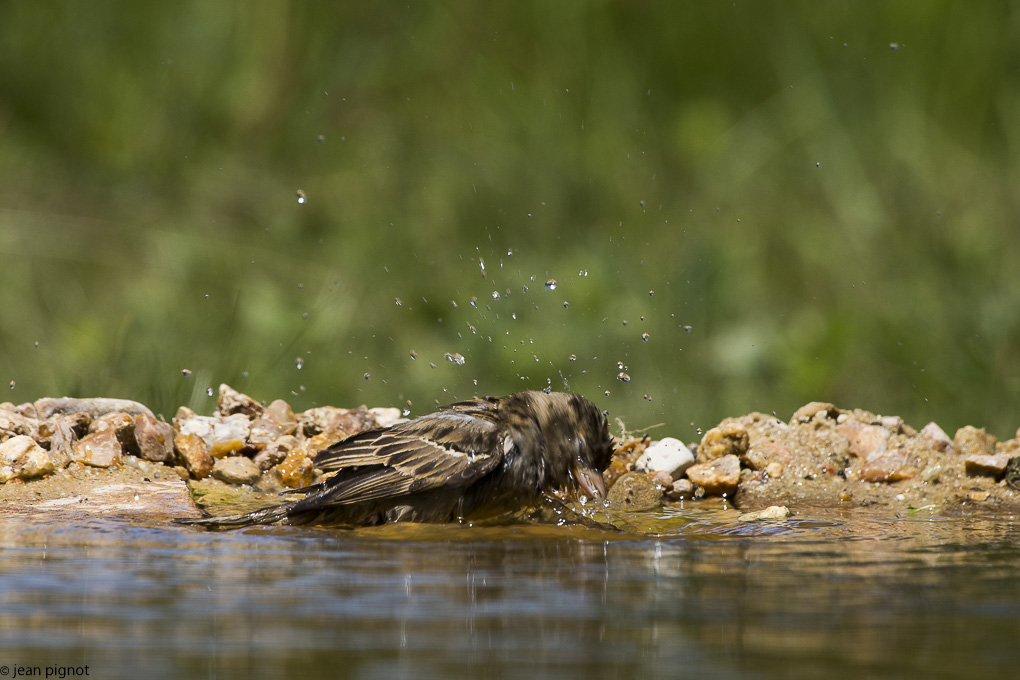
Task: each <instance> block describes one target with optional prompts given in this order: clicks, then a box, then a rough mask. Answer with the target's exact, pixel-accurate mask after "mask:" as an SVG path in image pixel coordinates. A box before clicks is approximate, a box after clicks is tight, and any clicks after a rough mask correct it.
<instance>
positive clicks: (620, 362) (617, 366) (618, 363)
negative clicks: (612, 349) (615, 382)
mask: <svg viewBox="0 0 1020 680" xmlns="http://www.w3.org/2000/svg"><path fill="white" fill-rule="evenodd" d="M616 368H617V369H619V370H621V371H622V370H623V369H625V368H627V367H626V366H624V365H623V362H622V361H617V362H616Z"/></svg>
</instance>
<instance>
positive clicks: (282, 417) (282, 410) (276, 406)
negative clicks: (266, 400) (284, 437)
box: [263, 399, 297, 434]
mask: <svg viewBox="0 0 1020 680" xmlns="http://www.w3.org/2000/svg"><path fill="white" fill-rule="evenodd" d="M263 417H264V418H267V419H269V420H271V421H273V422H274V423H276V424H277V425H279V426H280V427H282V428H283V433H284V434H294V430H295V429H296V428H297V418H296V417H294V411H292V410H291V408H290V404H288V403H287V402H285V401H284V400H283V399H277V400H276V401H273V402H271V403H270V404H269V406H267V407H266V411H265V413H264V414H263Z"/></svg>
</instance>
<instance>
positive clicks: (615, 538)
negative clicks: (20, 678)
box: [0, 510, 1020, 679]
mask: <svg viewBox="0 0 1020 680" xmlns="http://www.w3.org/2000/svg"><path fill="white" fill-rule="evenodd" d="M630 525H631V527H630V528H631V529H633V530H635V531H646V532H647V531H652V532H656V533H657V534H658V535H654V536H651V535H636V534H622V535H621V534H613V533H607V532H599V531H595V530H591V529H577V528H570V527H555V526H543V527H525V526H517V527H503V528H482V527H470V526H442V527H420V526H419V527H415V526H409V527H394V528H382V529H375V530H368V531H358V532H351V531H338V530H327V529H315V528H290V527H274V528H251V529H246V530H242V531H236V532H225V533H207V532H203V531H200V530H196V529H193V528H187V527H175V526H169V527H168V526H159V525H152V526H139V525H135V524H130V523H127V522H123V521H116V520H108V519H106V520H82V521H78V522H75V523H71V524H65V525H61V524H58V523H54V522H44V521H41V520H25V519H18V520H15V519H9V520H3V521H0V666H5V667H7V669H8V673H11V674H12V676H13V671H14V670H16V668H17V667H20V668H21V669H22V670H23V671H25V669H28V670H29V671H31V670H32V669H33V668H36V667H37V668H39V669H40V670H42V671H43V672H45V669H46V667H47V666H50V667H53V666H65V667H77V668H78V669H79V670H81V669H82V667H83V666H85V665H88V669H89V670H88V672H89V675H88V677H92V678H104V679H105V678H138V677H147V678H177V677H202V678H245V679H249V678H309V677H339V678H345V677H351V678H354V677H357V678H375V677H378V678H393V677H416V678H418V677H435V678H457V677H464V678H469V677H470V678H487V677H488V678H498V677H527V678H553V677H555V678H563V677H582V676H584V677H621V678H624V677H656V676H658V677H665V676H669V677H681V676H683V677H699V678H706V677H707V678H717V677H718V678H723V677H726V678H814V677H820V676H822V675H823V674H824V676H825V677H827V678H832V677H839V678H844V677H845V678H860V677H888V678H894V677H895V678H899V677H929V678H931V677H993V676H1001V677H1008V676H1010V675H1011V673H1012V671H1013V669H1014V668H1015V663H1014V656H1015V649H1016V640H1017V635H1018V634H1020V567H1018V565H1020V550H1018V545H1020V532H1018V527H1017V524H1016V523H1015V522H1014V521H1013V519H1012V518H1006V519H996V520H991V519H973V518H971V519H928V518H925V519H915V518H896V517H881V516H877V517H876V516H863V515H860V514H857V515H853V514H837V513H835V512H833V513H824V512H819V513H816V514H813V515H811V516H805V515H801V516H798V517H795V518H794V519H792V520H790V521H787V522H784V523H773V524H742V523H738V522H736V521H735V513H733V512H730V511H724V510H706V511H700V510H681V511H672V512H669V513H665V514H659V515H644V516H636V517H633V518H632V521H631V522H630ZM2 672H3V669H2V668H0V673H2Z"/></svg>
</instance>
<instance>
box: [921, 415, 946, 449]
mask: <svg viewBox="0 0 1020 680" xmlns="http://www.w3.org/2000/svg"><path fill="white" fill-rule="evenodd" d="M919 434H920V437H921V439H922V440H923V441H924V442H925V443H926V444H928V446H930V447H931V448H932V449H934V450H936V451H943V452H944V451H952V450H953V440H952V439H950V438H949V435H948V434H946V433H945V432H944V431H943V430H942V428H941V427H939V426H938V425H936V424H935V423H934V422H931V423H928V424H927V425H925V426H924V427H922V428H921V432H920V433H919Z"/></svg>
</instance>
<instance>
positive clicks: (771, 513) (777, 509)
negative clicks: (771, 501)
mask: <svg viewBox="0 0 1020 680" xmlns="http://www.w3.org/2000/svg"><path fill="white" fill-rule="evenodd" d="M787 519H790V508H788V507H786V506H785V505H770V506H769V507H767V508H765V509H764V510H758V511H757V512H746V513H744V514H743V515H740V516H739V517H737V521H738V522H782V521H783V520H787Z"/></svg>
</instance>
